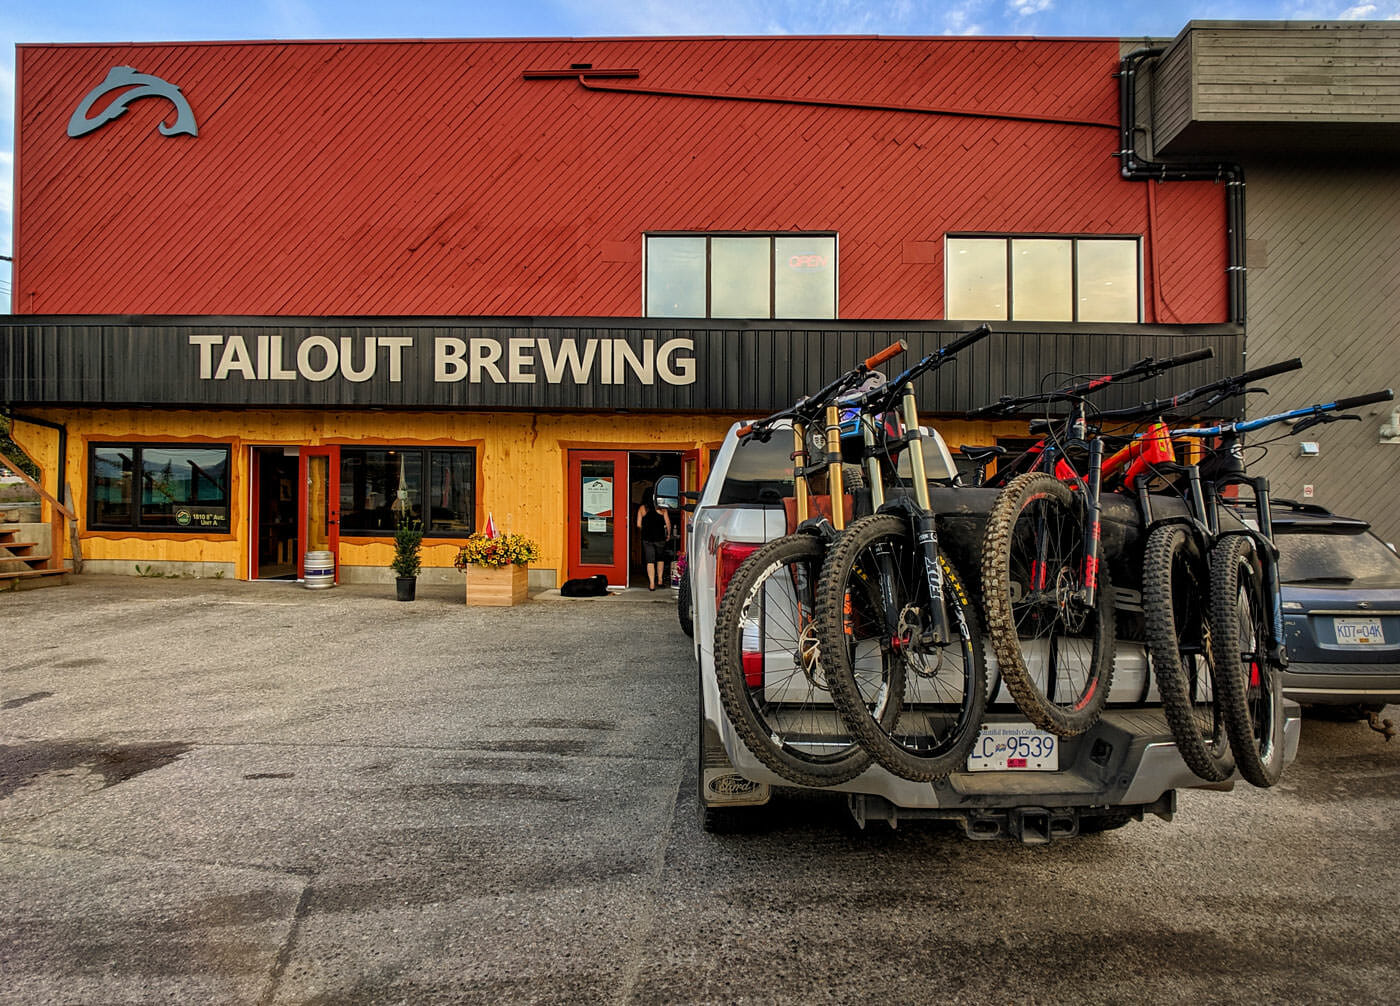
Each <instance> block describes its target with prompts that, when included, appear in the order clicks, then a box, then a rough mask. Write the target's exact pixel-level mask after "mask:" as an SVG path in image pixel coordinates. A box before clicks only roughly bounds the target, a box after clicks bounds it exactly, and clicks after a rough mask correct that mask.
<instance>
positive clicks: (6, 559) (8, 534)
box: [0, 454, 76, 590]
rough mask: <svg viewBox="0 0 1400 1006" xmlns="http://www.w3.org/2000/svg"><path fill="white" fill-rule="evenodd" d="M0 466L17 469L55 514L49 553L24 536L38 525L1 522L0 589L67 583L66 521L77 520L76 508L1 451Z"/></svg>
mask: <svg viewBox="0 0 1400 1006" xmlns="http://www.w3.org/2000/svg"><path fill="white" fill-rule="evenodd" d="M0 465H4V466H5V467H6V468H9V469H10V470H11V471H13V472H15V473H16V474H17V475H19V477H20V478H22V479H23V480H24V481H25V482H26V483H28V484H29V486H30V487H31V488H33V489H34V490H35V491H37V492H38V493H39V495H40V496H41V497H42V498H43V499H44V501H45V502H46V503H47V504H48V510H49V513H50V514H51V517H50V519H49V547H48V551H47V552H44V551H40V549H41V547H42V546H41V545H40V544H39V543H38V542H36V541H26V540H24V538H23V537H22V535H24V534H25V533H26V532H27V530H28V529H29V528H32V527H33V526H34V525H32V524H12V523H0V590H21V589H23V588H24V587H31V586H51V585H58V584H62V583H66V582H67V581H68V573H69V570H68V568H67V567H66V565H65V564H64V561H63V531H64V527H65V525H66V521H69V520H74V519H75V518H74V516H73V511H72V510H70V509H69V508H68V507H66V506H64V505H63V504H62V503H60V502H59V501H58V500H56V499H54V498H53V497H52V496H50V495H49V494H48V493H47V492H45V491H44V488H43V486H41V485H39V484H38V483H37V482H35V481H34V480H33V479H31V478H29V476H27V475H25V474H24V472H23V471H21V470H20V468H19V466H18V465H16V464H15V463H14V462H13V461H11V460H10V459H9V458H7V457H5V455H3V454H0ZM75 548H76V546H75ZM75 554H76V553H75Z"/></svg>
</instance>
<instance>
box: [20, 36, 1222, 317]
mask: <svg viewBox="0 0 1400 1006" xmlns="http://www.w3.org/2000/svg"><path fill="white" fill-rule="evenodd" d="M17 51H18V59H17V68H18V83H17V92H18V94H17V102H18V108H19V117H18V124H17V155H16V178H17V195H16V207H15V215H16V232H17V233H16V263H15V274H14V282H13V290H14V296H13V301H14V310H15V311H16V312H21V313H53V314H65V313H76V314H97V313H102V314H176V315H184V314H195V315H206V314H242V315H295V316H317V315H381V316H384V315H458V316H491V315H536V316H579V315H583V316H613V317H629V316H633V317H634V316H637V315H639V314H640V312H641V306H642V254H641V251H642V235H643V234H644V233H645V232H647V231H676V230H680V231H689V230H696V231H793V230H820V231H836V232H837V233H838V234H839V235H840V289H839V303H840V315H841V317H843V318H847V319H869V318H891V319H906V318H941V317H943V256H942V242H943V238H944V235H945V234H947V233H948V232H967V231H992V232H1022V233H1025V232H1037V233H1040V232H1049V233H1077V234H1099V233H1109V234H1133V235H1138V234H1141V235H1145V236H1146V238H1147V240H1148V242H1149V244H1150V247H1149V256H1155V261H1156V262H1157V267H1156V268H1155V270H1152V271H1150V272H1149V271H1147V270H1145V282H1146V283H1147V284H1148V288H1147V289H1146V290H1145V300H1146V303H1147V305H1148V310H1147V315H1146V317H1145V319H1144V320H1146V321H1148V322H1154V321H1158V320H1163V321H1173V322H1185V323H1197V322H1199V323H1209V322H1219V321H1222V320H1224V319H1225V315H1226V304H1225V298H1226V293H1225V289H1226V287H1225V262H1224V210H1223V195H1222V194H1221V193H1220V191H1219V189H1218V188H1217V187H1216V186H1214V185H1212V184H1210V183H1175V184H1172V185H1162V186H1159V189H1160V192H1159V193H1158V199H1157V204H1156V208H1155V227H1154V226H1152V225H1151V224H1150V222H1149V220H1150V218H1151V217H1153V216H1154V214H1153V213H1151V212H1150V208H1149V199H1148V198H1147V197H1146V195H1145V188H1146V186H1145V184H1144V183H1141V182H1126V181H1123V180H1122V179H1121V178H1120V177H1119V175H1118V161H1117V160H1116V159H1115V158H1114V157H1113V156H1112V155H1113V152H1114V151H1115V149H1116V147H1117V145H1118V134H1117V132H1116V125H1117V121H1118V111H1117V104H1116V95H1117V87H1116V81H1115V79H1114V77H1113V73H1114V71H1115V70H1116V68H1117V61H1118V52H1119V49H1118V43H1117V42H1116V40H1066V39H1059V40H1032V39H1019V40H1018V39H964V38H959V39H917V38H911V39H878V38H792V37H787V38H736V39H725V38H713V39H613V40H606V39H602V40H600V39H586V40H538V41H455V42H453V41H441V42H439V41H432V42H343V43H342V42H300V43H283V42H259V43H185V44H146V45H107V44H96V45H22V46H19V47H18V50H17ZM574 63H592V64H594V65H595V66H598V67H634V68H636V69H637V70H638V71H639V73H640V76H639V77H638V78H637V79H636V80H609V81H600V82H599V84H598V86H599V87H606V88H610V89H615V90H621V91H625V90H628V89H633V90H636V89H670V90H688V91H700V92H710V93H713V94H723V95H730V96H740V95H742V96H767V97H774V96H777V97H794V98H802V99H808V100H815V101H828V102H830V101H836V102H846V103H857V104H880V105H897V106H916V107H922V108H942V109H965V110H976V111H983V112H987V111H992V112H1007V113H1016V114H1019V115H1035V116H1052V117H1064V118H1072V119H1078V120H1084V121H1086V122H1088V123H1097V125H1094V124H1089V125H1064V124H1051V123H1039V122H1024V121H1006V120H998V119H989V118H977V117H953V116H944V115H927V114H916V113H912V112H909V111H891V110H879V109H870V108H852V107H831V106H823V105H813V104H773V103H752V102H740V101H730V100H717V99H715V98H713V97H709V98H701V97H674V96H664V97H663V96H652V95H640V94H625V93H623V94H619V93H610V92H606V91H601V90H592V89H586V88H585V87H583V86H581V85H580V83H579V82H578V81H577V80H575V79H562V80H524V79H522V74H523V72H524V71H526V70H536V69H553V68H562V67H568V66H569V65H570V64H574ZM119 65H122V66H132V67H135V68H136V69H138V70H140V71H141V72H143V73H149V74H155V75H158V76H161V77H163V78H165V79H166V80H168V81H170V82H171V83H173V84H176V85H178V86H179V87H180V88H181V89H182V91H183V93H184V95H185V97H186V98H187V99H188V100H189V103H190V105H191V107H192V109H193V111H194V113H195V116H196V118H197V120H198V124H199V136H198V137H189V136H176V137H165V136H162V135H160V134H159V133H158V132H157V131H156V125H157V123H158V122H159V121H160V120H161V119H162V118H163V117H168V116H169V115H170V113H171V108H170V104H169V102H167V101H165V100H163V99H154V98H153V99H142V100H138V101H135V102H133V103H132V104H131V106H130V108H129V110H128V112H127V113H126V114H125V115H124V116H122V117H121V118H119V119H117V120H116V121H115V122H112V123H109V124H107V125H105V126H103V127H102V128H100V129H98V130H96V131H95V132H92V133H90V134H88V135H86V136H83V137H80V138H77V139H70V138H69V137H68V136H67V135H66V126H67V122H68V118H69V116H70V115H71V114H72V112H73V110H74V109H75V108H76V107H77V105H78V103H79V102H80V101H82V99H83V97H84V96H85V95H86V94H87V93H88V92H89V91H90V90H91V89H92V88H94V87H96V86H97V85H98V84H99V83H100V82H101V81H102V80H103V79H104V78H105V76H106V74H107V72H108V70H109V69H110V68H112V67H114V66H119ZM103 104H105V102H99V106H98V107H99V108H100V107H102V105H103ZM1153 276H1155V277H1156V280H1155V282H1154V281H1153V279H1152V277H1153ZM1158 304H1160V305H1164V306H1165V309H1166V310H1169V312H1170V313H1169V316H1167V317H1164V318H1160V319H1159V318H1158V317H1156V314H1155V305H1158Z"/></svg>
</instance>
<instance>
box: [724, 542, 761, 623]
mask: <svg viewBox="0 0 1400 1006" xmlns="http://www.w3.org/2000/svg"><path fill="white" fill-rule="evenodd" d="M758 548H759V546H758V545H757V544H755V543H753V542H747V541H727V542H725V543H724V544H723V545H721V546H720V547H719V552H718V554H717V555H716V556H715V560H716V561H715V606H716V607H718V606H719V601H720V599H721V598H723V597H724V588H726V587H728V586H729V581H730V580H732V579H734V574H735V573H737V572H739V567H740V566H742V565H743V563H744V560H745V559H747V558H748V557H749V556H751V555H753V554H754V553H755V552H757V551H758Z"/></svg>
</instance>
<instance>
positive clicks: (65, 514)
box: [0, 454, 78, 572]
mask: <svg viewBox="0 0 1400 1006" xmlns="http://www.w3.org/2000/svg"><path fill="white" fill-rule="evenodd" d="M0 465H3V466H4V467H5V468H8V469H9V470H10V471H12V472H14V473H15V474H16V475H18V476H19V477H20V479H21V480H23V481H24V483H25V484H26V485H27V486H29V488H31V489H33V490H34V491H35V492H37V493H38V494H39V495H40V497H42V498H43V499H44V500H45V501H47V502H48V504H49V507H50V511H49V512H50V514H52V516H51V517H50V518H49V557H48V558H47V559H46V560H44V565H43V566H42V567H40V568H42V569H46V570H53V571H54V572H63V570H64V568H65V567H64V565H63V537H64V529H65V527H66V522H67V521H70V520H71V521H76V520H77V519H78V517H77V515H76V514H75V513H73V511H72V510H70V509H69V508H68V507H67V506H65V505H64V504H63V503H61V502H60V501H59V500H57V499H55V498H54V497H53V496H51V495H50V494H49V493H48V492H47V491H45V489H44V487H43V486H41V485H40V484H39V483H37V482H35V481H34V480H33V479H31V478H30V477H29V476H28V475H26V474H25V473H24V469H22V468H20V466H19V465H17V464H15V463H14V462H13V461H11V460H10V459H9V458H7V457H6V456H5V455H4V454H0Z"/></svg>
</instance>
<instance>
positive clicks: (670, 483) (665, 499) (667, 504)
mask: <svg viewBox="0 0 1400 1006" xmlns="http://www.w3.org/2000/svg"><path fill="white" fill-rule="evenodd" d="M653 492H654V495H655V496H656V505H657V507H658V508H660V509H663V510H675V509H677V508H679V507H680V502H681V501H680V493H681V484H680V480H679V479H677V478H676V477H675V476H674V475H663V476H662V477H661V478H659V479H657V480H656V486H655V488H654V490H653Z"/></svg>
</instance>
